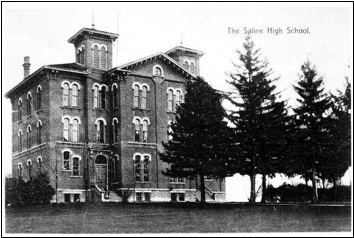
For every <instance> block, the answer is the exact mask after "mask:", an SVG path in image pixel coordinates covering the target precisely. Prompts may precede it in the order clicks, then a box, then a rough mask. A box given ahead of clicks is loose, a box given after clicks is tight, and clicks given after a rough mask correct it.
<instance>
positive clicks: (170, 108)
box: [167, 89, 173, 112]
mask: <svg viewBox="0 0 354 238" xmlns="http://www.w3.org/2000/svg"><path fill="white" fill-rule="evenodd" d="M167 103H168V104H167V111H170V112H172V111H173V91H172V89H170V90H168V92H167Z"/></svg>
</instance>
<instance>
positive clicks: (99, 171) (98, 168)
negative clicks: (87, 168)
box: [95, 155, 107, 190]
mask: <svg viewBox="0 0 354 238" xmlns="http://www.w3.org/2000/svg"><path fill="white" fill-rule="evenodd" d="M95 183H96V185H97V186H98V187H99V188H100V189H102V190H104V189H105V186H106V183H107V159H106V157H104V156H103V155H98V156H97V157H96V160H95Z"/></svg>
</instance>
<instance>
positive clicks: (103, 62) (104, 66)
mask: <svg viewBox="0 0 354 238" xmlns="http://www.w3.org/2000/svg"><path fill="white" fill-rule="evenodd" d="M100 69H103V70H106V69H107V53H106V48H105V47H104V46H102V47H101V52H100Z"/></svg>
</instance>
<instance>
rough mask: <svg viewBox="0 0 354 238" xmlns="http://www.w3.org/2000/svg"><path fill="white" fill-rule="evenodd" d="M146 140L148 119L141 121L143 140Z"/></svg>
mask: <svg viewBox="0 0 354 238" xmlns="http://www.w3.org/2000/svg"><path fill="white" fill-rule="evenodd" d="M147 140H148V121H147V120H144V121H143V142H147Z"/></svg>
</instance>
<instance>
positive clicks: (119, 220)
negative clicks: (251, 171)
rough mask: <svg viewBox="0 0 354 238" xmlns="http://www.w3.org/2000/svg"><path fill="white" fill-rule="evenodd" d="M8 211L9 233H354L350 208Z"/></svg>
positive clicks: (116, 206) (111, 206) (97, 206)
mask: <svg viewBox="0 0 354 238" xmlns="http://www.w3.org/2000/svg"><path fill="white" fill-rule="evenodd" d="M59 208H60V211H56V209H55V206H49V205H48V206H41V207H22V208H20V207H16V208H7V209H6V221H5V222H6V233H73V234H75V233H180V232H183V233H190V232H192V233H208V232H218V233H221V232H228V233H235V232H332V231H335V232H341V231H345V232H350V231H351V207H350V206H347V207H313V206H308V205H295V206H251V205H240V204H207V205H205V206H202V205H201V204H194V203H156V204H154V203H150V204H120V203H90V204H69V205H65V204H61V205H60V207H59Z"/></svg>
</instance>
